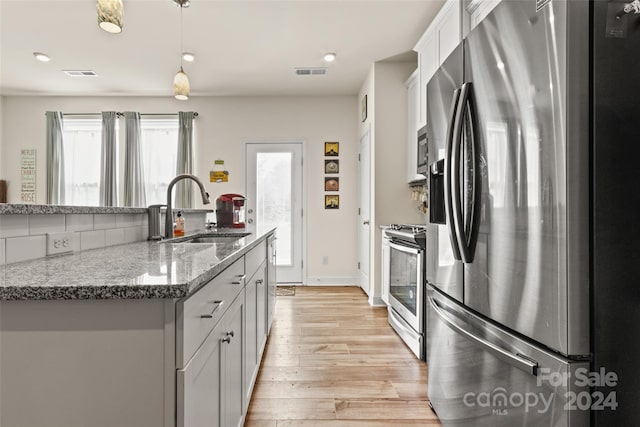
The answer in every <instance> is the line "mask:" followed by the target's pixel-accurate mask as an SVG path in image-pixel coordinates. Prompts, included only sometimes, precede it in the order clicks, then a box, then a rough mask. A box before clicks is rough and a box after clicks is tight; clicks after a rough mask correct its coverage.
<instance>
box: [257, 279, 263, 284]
mask: <svg viewBox="0 0 640 427" xmlns="http://www.w3.org/2000/svg"><path fill="white" fill-rule="evenodd" d="M263 282H264V280H262V279H258V280H256V285H262V283H263Z"/></svg>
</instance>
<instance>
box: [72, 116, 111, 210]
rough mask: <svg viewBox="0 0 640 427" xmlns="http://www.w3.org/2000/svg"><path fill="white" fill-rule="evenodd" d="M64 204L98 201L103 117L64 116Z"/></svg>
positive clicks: (87, 203)
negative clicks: (78, 117)
mask: <svg viewBox="0 0 640 427" xmlns="http://www.w3.org/2000/svg"><path fill="white" fill-rule="evenodd" d="M63 126H64V129H63V158H64V182H65V198H64V201H63V202H64V204H66V205H75V206H98V205H99V204H100V151H101V145H102V141H101V135H102V120H100V119H68V118H66V119H64V121H63Z"/></svg>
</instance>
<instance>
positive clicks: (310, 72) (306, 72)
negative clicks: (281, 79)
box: [295, 67, 327, 76]
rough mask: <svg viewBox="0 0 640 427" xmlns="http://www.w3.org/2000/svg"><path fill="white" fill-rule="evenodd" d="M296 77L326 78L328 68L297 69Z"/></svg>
mask: <svg viewBox="0 0 640 427" xmlns="http://www.w3.org/2000/svg"><path fill="white" fill-rule="evenodd" d="M295 70H296V76H324V75H325V74H327V68H326V67H304V68H296V69H295Z"/></svg>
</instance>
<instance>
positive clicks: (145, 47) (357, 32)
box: [0, 0, 444, 96]
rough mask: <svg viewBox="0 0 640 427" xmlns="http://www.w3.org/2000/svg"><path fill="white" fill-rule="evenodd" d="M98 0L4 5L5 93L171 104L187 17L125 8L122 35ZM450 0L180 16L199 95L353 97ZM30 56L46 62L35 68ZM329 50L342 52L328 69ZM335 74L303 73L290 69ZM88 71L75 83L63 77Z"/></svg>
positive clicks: (194, 7)
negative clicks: (160, 99) (101, 20)
mask: <svg viewBox="0 0 640 427" xmlns="http://www.w3.org/2000/svg"><path fill="white" fill-rule="evenodd" d="M95 3H96V2H95V1H94V0H67V1H59V0H40V1H35V0H0V95H74V96H84V95H86V96H172V82H173V76H174V75H175V73H176V72H177V71H178V69H179V67H180V52H181V48H180V8H179V7H177V6H176V5H175V3H174V2H173V1H172V0H124V28H123V31H122V33H120V34H109V33H106V32H104V31H102V30H101V29H99V27H98V25H97V17H96V6H95ZM443 3H444V0H362V1H357V0H325V1H308V0H288V1H271V0H256V1H248V0H191V7H189V8H187V9H184V10H183V32H184V33H183V49H182V50H183V51H189V52H193V53H195V54H196V60H195V62H193V63H186V62H185V63H184V70H185V72H186V73H187V74H188V76H189V79H190V82H191V95H192V96H211V95H216V96H247V95H252V96H264V95H279V96H282V95H292V96H295V95H353V94H357V92H358V90H359V89H360V86H361V85H362V83H363V81H364V79H365V77H366V75H367V73H368V71H369V69H370V67H371V64H373V63H374V62H376V61H383V60H398V59H405V60H406V58H411V57H412V56H411V54H410V53H408V52H410V51H411V50H412V48H413V46H414V45H415V43H416V42H417V41H418V39H419V37H420V36H421V35H422V33H423V32H424V30H425V29H426V28H427V26H428V24H429V23H430V22H431V20H432V19H433V16H434V15H435V14H436V13H437V11H438V10H439V9H440V7H441V6H442V4H443ZM33 52H44V53H46V54H48V55H49V56H50V57H51V61H50V62H48V63H42V62H39V61H36V60H35V58H34V57H33ZM325 52H335V53H336V54H337V59H336V61H335V62H333V63H331V64H327V63H325V62H324V61H323V59H322V56H323V54H324V53H325ZM322 66H327V67H328V73H327V75H326V76H296V75H295V73H294V68H295V67H322ZM87 69H88V70H93V71H95V72H96V73H97V74H98V76H97V77H69V76H67V75H65V74H64V73H63V72H62V70H87Z"/></svg>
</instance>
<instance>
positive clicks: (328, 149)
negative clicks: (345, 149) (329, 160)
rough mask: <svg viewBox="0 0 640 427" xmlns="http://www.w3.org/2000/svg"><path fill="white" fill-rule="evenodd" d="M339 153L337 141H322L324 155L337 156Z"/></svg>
mask: <svg viewBox="0 0 640 427" xmlns="http://www.w3.org/2000/svg"><path fill="white" fill-rule="evenodd" d="M339 154H340V143H339V142H325V143H324V155H325V156H327V157H338V155H339Z"/></svg>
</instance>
